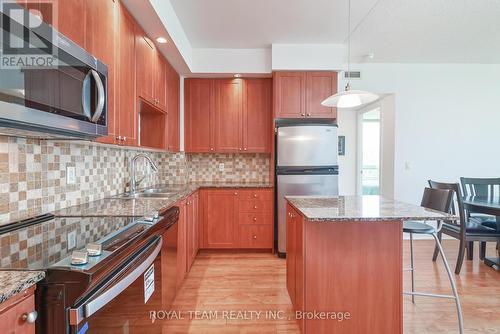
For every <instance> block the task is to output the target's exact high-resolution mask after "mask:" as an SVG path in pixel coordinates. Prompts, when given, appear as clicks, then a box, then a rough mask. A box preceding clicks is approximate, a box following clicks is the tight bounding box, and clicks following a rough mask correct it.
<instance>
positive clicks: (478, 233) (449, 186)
mask: <svg viewBox="0 0 500 334" xmlns="http://www.w3.org/2000/svg"><path fill="white" fill-rule="evenodd" d="M429 185H430V187H431V188H433V189H444V190H450V191H451V192H452V202H451V203H452V204H451V207H450V211H449V212H450V213H451V214H453V215H457V216H458V217H459V219H458V220H455V221H446V222H442V223H441V225H440V226H439V227H438V230H439V232H438V239H439V240H440V241H441V239H442V235H443V233H444V234H446V235H448V236H450V237H453V238H455V239H458V240H459V241H460V245H459V249H458V257H457V264H456V266H455V274H457V275H458V274H460V270H461V268H462V263H463V261H464V255H465V248H466V247H467V245H468V243H469V242H473V241H484V242H488V241H489V242H496V241H497V240H498V238H500V231H497V230H496V229H492V228H489V227H487V226H484V225H483V224H481V223H480V222H478V221H477V220H474V219H469V218H468V217H467V215H466V214H465V209H464V203H463V198H462V192H461V190H460V185H459V184H458V183H443V182H436V181H432V180H429ZM438 255H439V249H438V247H437V246H436V248H435V249H434V255H433V257H432V261H436V259H437V257H438Z"/></svg>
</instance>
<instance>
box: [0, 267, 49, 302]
mask: <svg viewBox="0 0 500 334" xmlns="http://www.w3.org/2000/svg"><path fill="white" fill-rule="evenodd" d="M44 277H45V272H43V271H27V270H19V271H17V270H0V303H3V302H4V301H6V300H7V299H9V298H10V297H12V296H14V295H15V294H16V293H19V292H21V291H23V290H26V289H28V288H30V287H31V286H33V285H35V284H36V283H37V282H39V281H41V280H42V279H43V278H44Z"/></svg>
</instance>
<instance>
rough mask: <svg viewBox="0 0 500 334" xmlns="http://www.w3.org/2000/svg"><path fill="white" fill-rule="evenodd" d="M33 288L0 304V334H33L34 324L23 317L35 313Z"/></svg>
mask: <svg viewBox="0 0 500 334" xmlns="http://www.w3.org/2000/svg"><path fill="white" fill-rule="evenodd" d="M34 291H35V286H32V287H31V288H29V289H27V290H24V291H22V292H20V293H18V294H17V295H14V296H12V297H11V298H10V299H8V300H6V301H5V302H3V303H1V304H0V333H5V334H35V323H30V322H28V321H27V319H25V318H24V317H25V316H27V315H28V314H30V313H31V312H33V311H35V296H34Z"/></svg>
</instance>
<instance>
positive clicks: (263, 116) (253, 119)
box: [243, 79, 272, 153]
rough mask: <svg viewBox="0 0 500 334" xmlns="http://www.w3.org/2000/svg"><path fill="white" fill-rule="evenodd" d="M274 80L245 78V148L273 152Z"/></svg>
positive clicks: (248, 150) (250, 150)
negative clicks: (272, 98)
mask: <svg viewBox="0 0 500 334" xmlns="http://www.w3.org/2000/svg"><path fill="white" fill-rule="evenodd" d="M271 95H272V80H271V79H245V81H244V84H243V150H244V151H245V152H252V153H268V152H271V136H272V100H271Z"/></svg>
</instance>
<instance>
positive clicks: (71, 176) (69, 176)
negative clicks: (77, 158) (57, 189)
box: [66, 166, 76, 184]
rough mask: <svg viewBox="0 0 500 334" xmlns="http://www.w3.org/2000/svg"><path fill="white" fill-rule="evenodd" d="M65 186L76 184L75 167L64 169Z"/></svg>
mask: <svg viewBox="0 0 500 334" xmlns="http://www.w3.org/2000/svg"><path fill="white" fill-rule="evenodd" d="M66 184H76V167H71V166H68V167H66Z"/></svg>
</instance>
